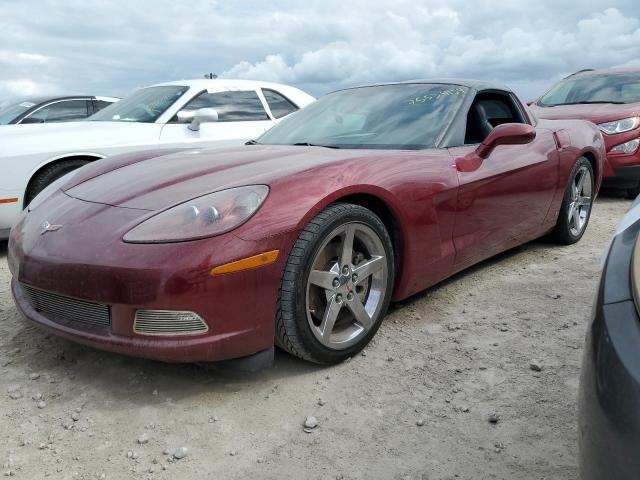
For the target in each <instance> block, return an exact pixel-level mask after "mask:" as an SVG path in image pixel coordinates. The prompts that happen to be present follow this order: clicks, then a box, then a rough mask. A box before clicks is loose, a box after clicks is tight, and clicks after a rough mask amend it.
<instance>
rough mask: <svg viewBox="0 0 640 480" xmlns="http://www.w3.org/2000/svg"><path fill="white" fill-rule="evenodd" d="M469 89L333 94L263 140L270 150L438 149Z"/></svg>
mask: <svg viewBox="0 0 640 480" xmlns="http://www.w3.org/2000/svg"><path fill="white" fill-rule="evenodd" d="M467 90H468V89H467V88H466V87H462V86H459V85H445V84H426V83H411V84H393V85H376V86H371V87H360V88H353V89H349V90H341V91H338V92H334V93H330V94H329V95H326V96H324V97H322V98H320V99H319V100H318V101H316V102H314V103H312V104H310V105H309V106H307V107H305V108H303V109H302V110H300V111H298V112H295V113H293V114H291V115H290V116H289V117H287V118H285V119H284V120H282V122H280V123H279V124H278V125H276V126H275V127H273V128H272V129H271V130H269V131H268V132H267V133H265V134H264V135H262V137H260V138H259V139H258V143H260V144H267V145H300V146H319V147H332V148H376V149H399V150H418V149H423V148H433V147H434V146H435V145H436V143H437V141H438V139H439V138H440V136H441V134H442V132H443V130H444V129H445V127H446V126H447V125H448V124H449V122H450V120H451V118H452V116H453V114H454V113H455V112H456V110H457V109H458V107H459V105H460V104H461V102H462V100H463V99H464V97H465V95H466V93H467Z"/></svg>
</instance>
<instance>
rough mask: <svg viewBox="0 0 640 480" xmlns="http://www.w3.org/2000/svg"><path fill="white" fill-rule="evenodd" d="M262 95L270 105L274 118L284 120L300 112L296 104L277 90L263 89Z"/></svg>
mask: <svg viewBox="0 0 640 480" xmlns="http://www.w3.org/2000/svg"><path fill="white" fill-rule="evenodd" d="M262 94H263V95H264V98H265V100H266V101H267V104H268V105H269V109H270V110H271V114H272V115H273V118H282V117H284V116H286V115H289V114H290V113H293V112H295V111H296V110H298V106H297V105H296V104H294V103H293V102H292V101H291V100H289V99H288V98H287V97H285V96H284V95H282V94H281V93H278V92H276V91H275V90H269V89H266V88H263V89H262Z"/></svg>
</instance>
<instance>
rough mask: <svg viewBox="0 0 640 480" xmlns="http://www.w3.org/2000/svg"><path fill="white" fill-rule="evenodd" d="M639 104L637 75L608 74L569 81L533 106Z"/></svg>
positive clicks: (639, 76) (553, 88)
mask: <svg viewBox="0 0 640 480" xmlns="http://www.w3.org/2000/svg"><path fill="white" fill-rule="evenodd" d="M634 102H640V72H639V73H609V74H602V75H585V76H581V77H573V78H572V77H569V78H567V79H565V80H563V81H561V82H560V83H558V84H556V85H555V86H553V87H552V88H551V90H549V91H548V92H547V93H546V94H545V95H544V96H543V97H542V98H541V99H540V100H538V103H537V105H539V106H541V107H555V106H556V105H579V104H589V103H634Z"/></svg>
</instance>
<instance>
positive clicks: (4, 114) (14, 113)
mask: <svg viewBox="0 0 640 480" xmlns="http://www.w3.org/2000/svg"><path fill="white" fill-rule="evenodd" d="M33 106H35V103H32V102H22V103H15V104H12V105H7V106H5V107H2V108H0V125H8V124H9V123H11V122H12V121H13V120H15V119H16V118H17V117H18V116H20V115H22V114H23V113H24V112H26V111H27V110H29V109H30V108H31V107H33Z"/></svg>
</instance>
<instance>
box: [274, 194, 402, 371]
mask: <svg viewBox="0 0 640 480" xmlns="http://www.w3.org/2000/svg"><path fill="white" fill-rule="evenodd" d="M393 265H394V263H393V247H392V244H391V238H390V237H389V233H388V232H387V230H386V228H385V226H384V224H383V223H382V222H381V221H380V219H379V218H378V217H377V216H376V215H375V214H374V213H373V212H371V211H370V210H368V209H366V208H363V207H361V206H358V205H352V204H346V203H337V204H333V205H331V206H329V207H328V208H326V209H325V210H323V211H322V212H321V213H319V214H318V215H317V216H316V217H315V218H314V219H313V220H311V221H310V222H309V224H308V225H307V226H306V227H305V228H304V229H303V231H302V233H301V234H300V236H299V237H298V240H297V241H296V243H295V245H294V247H293V249H292V251H291V254H290V255H289V259H288V261H287V265H286V267H285V270H284V274H283V278H282V284H281V288H280V298H279V304H278V312H277V316H276V343H277V344H278V346H280V347H281V348H283V349H285V350H287V351H288V352H290V353H292V354H293V355H296V356H298V357H301V358H304V359H306V360H310V361H312V362H316V363H323V364H333V363H338V362H341V361H343V360H345V359H347V358H349V357H350V356H352V355H354V354H355V353H357V352H358V351H360V350H361V349H362V348H364V346H365V345H366V344H367V343H369V341H370V340H371V338H372V337H373V336H374V335H375V333H376V331H377V330H378V328H379V327H380V323H381V322H382V318H383V316H384V314H385V313H386V311H387V307H388V306H389V301H390V299H391V292H392V288H393V277H394V271H393Z"/></svg>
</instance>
